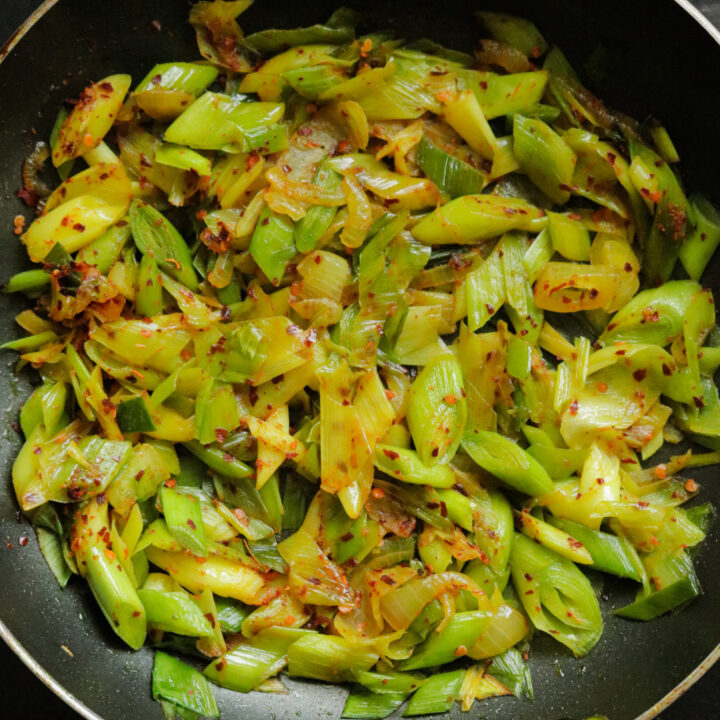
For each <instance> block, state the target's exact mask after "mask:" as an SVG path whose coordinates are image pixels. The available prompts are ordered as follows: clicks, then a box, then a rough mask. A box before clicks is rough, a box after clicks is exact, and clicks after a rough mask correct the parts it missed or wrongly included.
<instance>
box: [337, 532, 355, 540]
mask: <svg viewBox="0 0 720 720" xmlns="http://www.w3.org/2000/svg"><path fill="white" fill-rule="evenodd" d="M354 537H355V536H354V535H353V534H352V533H351V532H346V533H345V534H344V535H342V536H341V537H340V540H342V541H343V542H350V540H352V539H353V538H354Z"/></svg>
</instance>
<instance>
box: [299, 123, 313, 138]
mask: <svg viewBox="0 0 720 720" xmlns="http://www.w3.org/2000/svg"><path fill="white" fill-rule="evenodd" d="M312 132H313V131H312V128H309V127H308V126H307V125H303V126H302V127H301V128H298V131H297V134H298V135H301V136H302V137H307V136H308V135H312Z"/></svg>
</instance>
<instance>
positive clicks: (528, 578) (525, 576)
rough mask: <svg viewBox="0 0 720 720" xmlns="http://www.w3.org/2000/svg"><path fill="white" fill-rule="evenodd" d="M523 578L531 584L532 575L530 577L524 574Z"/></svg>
mask: <svg viewBox="0 0 720 720" xmlns="http://www.w3.org/2000/svg"><path fill="white" fill-rule="evenodd" d="M523 577H524V578H525V579H526V580H527V581H528V582H532V579H533V577H532V575H531V574H530V573H525V575H524V576H523Z"/></svg>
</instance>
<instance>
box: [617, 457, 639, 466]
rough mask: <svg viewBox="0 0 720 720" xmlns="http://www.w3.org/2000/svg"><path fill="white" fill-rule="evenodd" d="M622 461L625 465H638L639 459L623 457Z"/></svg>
mask: <svg viewBox="0 0 720 720" xmlns="http://www.w3.org/2000/svg"><path fill="white" fill-rule="evenodd" d="M620 462H621V463H622V464H623V465H637V460H633V458H622V459H621V460H620Z"/></svg>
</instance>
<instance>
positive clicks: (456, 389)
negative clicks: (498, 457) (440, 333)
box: [407, 354, 467, 466]
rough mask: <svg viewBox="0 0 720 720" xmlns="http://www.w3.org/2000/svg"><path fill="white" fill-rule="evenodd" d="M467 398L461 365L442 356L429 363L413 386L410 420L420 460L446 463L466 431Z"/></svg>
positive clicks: (409, 424)
mask: <svg viewBox="0 0 720 720" xmlns="http://www.w3.org/2000/svg"><path fill="white" fill-rule="evenodd" d="M466 420H467V401H466V400H465V390H464V387H463V377H462V370H461V368H460V364H459V363H458V361H457V360H456V359H455V357H454V356H453V355H450V354H446V355H441V356H439V357H438V358H436V359H435V360H434V361H432V362H431V363H429V364H428V365H426V366H425V367H424V368H423V370H422V372H421V373H420V374H419V375H418V376H417V378H416V379H415V382H414V383H413V384H412V385H411V386H410V392H409V393H408V404H407V421H408V426H409V428H410V433H411V435H412V437H413V442H414V444H415V448H416V450H417V454H418V457H419V458H420V461H421V462H422V463H423V464H425V465H427V466H433V465H436V464H438V463H440V464H447V463H448V462H450V460H451V459H452V457H453V455H455V452H456V451H457V448H458V447H459V445H460V441H461V439H462V434H463V432H464V431H465V422H466Z"/></svg>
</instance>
